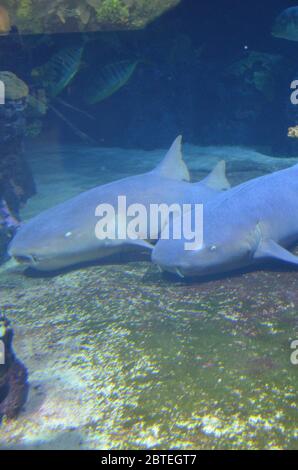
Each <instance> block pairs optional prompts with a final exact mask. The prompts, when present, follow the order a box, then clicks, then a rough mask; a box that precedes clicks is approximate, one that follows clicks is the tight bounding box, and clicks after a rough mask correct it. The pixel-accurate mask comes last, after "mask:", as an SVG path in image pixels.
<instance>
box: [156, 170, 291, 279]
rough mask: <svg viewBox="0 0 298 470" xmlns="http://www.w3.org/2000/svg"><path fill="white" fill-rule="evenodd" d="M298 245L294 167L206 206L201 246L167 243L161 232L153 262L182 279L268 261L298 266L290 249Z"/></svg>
mask: <svg viewBox="0 0 298 470" xmlns="http://www.w3.org/2000/svg"><path fill="white" fill-rule="evenodd" d="M193 212H194V211H193V209H192V214H191V216H192V219H193V217H194V214H193ZM193 220H194V219H193ZM297 242H298V165H295V166H294V167H291V168H289V169H286V170H281V171H278V172H275V173H272V174H269V175H266V176H262V177H259V178H256V179H253V180H251V181H248V182H246V183H243V184H241V185H239V186H236V187H234V188H232V189H231V190H230V191H227V192H225V193H222V194H220V195H219V196H218V197H217V199H216V200H212V201H209V202H207V203H206V204H205V205H204V215H203V243H202V244H201V246H199V247H198V248H197V249H194V250H186V249H185V240H184V239H183V238H181V239H179V240H174V239H168V240H163V239H162V234H161V239H160V240H159V241H158V242H157V244H156V246H155V247H154V250H153V252H152V261H153V262H154V263H155V264H157V265H158V266H159V267H160V268H161V269H162V270H165V271H169V272H173V273H176V274H178V275H179V276H181V277H186V276H206V275H210V274H217V273H223V272H227V271H231V270H235V269H238V268H243V267H246V266H249V265H252V264H256V263H260V261H265V260H277V261H281V262H284V263H290V264H292V265H295V266H298V257H297V256H294V255H293V254H292V253H291V252H290V251H288V250H287V249H286V248H288V247H291V245H293V244H295V243H297Z"/></svg>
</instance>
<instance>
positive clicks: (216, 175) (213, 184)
mask: <svg viewBox="0 0 298 470" xmlns="http://www.w3.org/2000/svg"><path fill="white" fill-rule="evenodd" d="M201 183H204V184H205V185H206V186H208V187H209V188H211V189H215V190H216V191H224V190H225V189H230V187H231V185H230V183H229V181H228V180H227V176H226V162H225V161H224V160H221V161H220V162H218V164H217V165H216V166H215V167H214V168H213V170H212V171H211V173H210V174H209V175H208V176H207V178H205V179H204V180H203V181H200V183H199V184H201Z"/></svg>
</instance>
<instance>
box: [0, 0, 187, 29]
mask: <svg viewBox="0 0 298 470" xmlns="http://www.w3.org/2000/svg"><path fill="white" fill-rule="evenodd" d="M179 2H180V0H150V1H148V0H52V1H51V2H49V1H48V0H3V2H2V3H3V6H4V7H5V9H6V11H7V13H8V15H9V19H10V23H11V25H14V26H16V27H17V28H18V30H19V31H20V32H22V33H31V34H32V33H59V32H60V33H61V32H80V31H101V30H120V29H127V30H129V29H139V28H143V27H145V26H146V25H147V24H148V23H149V22H151V21H152V20H154V19H155V18H157V17H158V16H160V15H161V14H162V13H164V12H165V11H166V10H168V9H169V8H171V7H174V6H176V5H178V3H179Z"/></svg>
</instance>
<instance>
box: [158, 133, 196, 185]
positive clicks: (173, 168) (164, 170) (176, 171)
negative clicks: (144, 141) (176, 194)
mask: <svg viewBox="0 0 298 470" xmlns="http://www.w3.org/2000/svg"><path fill="white" fill-rule="evenodd" d="M181 147H182V136H181V135H179V137H177V139H176V140H175V141H174V142H173V144H172V146H171V148H170V150H169V151H168V153H167V154H166V156H165V158H164V159H163V161H162V162H161V163H160V164H159V165H158V166H157V167H156V168H155V170H153V172H152V173H155V174H158V175H159V176H163V177H164V178H169V179H173V180H184V181H189V180H190V175H189V171H188V169H187V166H186V164H185V163H184V161H183V155H182V148H181Z"/></svg>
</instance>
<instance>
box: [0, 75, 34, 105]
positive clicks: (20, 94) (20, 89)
mask: <svg viewBox="0 0 298 470" xmlns="http://www.w3.org/2000/svg"><path fill="white" fill-rule="evenodd" d="M0 81H1V82H3V83H4V85H5V98H6V99H8V100H13V101H16V100H20V99H22V98H27V96H28V94H29V88H28V86H27V84H26V83H25V82H23V80H21V79H20V78H18V77H17V76H16V75H15V74H14V73H12V72H0Z"/></svg>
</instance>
